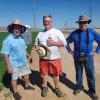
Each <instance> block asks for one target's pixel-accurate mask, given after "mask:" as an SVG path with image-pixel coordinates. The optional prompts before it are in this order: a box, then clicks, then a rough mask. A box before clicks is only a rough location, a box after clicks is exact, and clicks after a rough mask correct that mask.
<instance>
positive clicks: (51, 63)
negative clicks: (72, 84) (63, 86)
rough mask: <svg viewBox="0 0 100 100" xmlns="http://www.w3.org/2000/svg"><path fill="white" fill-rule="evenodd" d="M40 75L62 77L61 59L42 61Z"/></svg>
mask: <svg viewBox="0 0 100 100" xmlns="http://www.w3.org/2000/svg"><path fill="white" fill-rule="evenodd" d="M39 64H40V73H41V74H43V75H45V74H48V73H49V74H52V75H60V74H62V68H61V58H59V59H55V60H45V59H40V63H39Z"/></svg>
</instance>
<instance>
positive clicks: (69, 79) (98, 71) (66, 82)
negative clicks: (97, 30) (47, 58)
mask: <svg viewBox="0 0 100 100" xmlns="http://www.w3.org/2000/svg"><path fill="white" fill-rule="evenodd" d="M61 57H62V69H63V74H62V75H61V76H60V84H59V85H60V88H61V90H62V91H63V92H64V93H65V96H64V97H61V98H58V97H57V96H56V95H55V93H54V91H53V89H54V83H53V79H52V77H51V76H49V82H48V86H49V92H48V96H47V97H41V83H42V81H41V77H40V73H39V70H38V68H39V67H38V66H39V65H38V60H39V58H38V55H37V53H36V52H35V51H34V50H32V52H31V56H30V58H32V63H29V64H30V68H31V70H32V74H31V75H30V80H31V84H32V85H33V86H34V87H35V90H24V88H23V86H22V85H21V84H19V85H18V91H19V93H20V94H21V96H22V100H91V98H90V96H89V95H88V94H87V93H86V92H82V93H81V94H80V95H79V96H75V95H73V89H75V69H74V64H73V58H72V56H71V55H69V54H68V53H67V52H66V49H65V48H61ZM95 77H96V89H97V94H98V96H99V98H100V86H99V85H100V55H97V56H96V57H95ZM83 80H84V81H83V85H84V87H85V89H86V90H88V87H87V81H86V77H85V72H83ZM0 100H14V98H13V95H12V93H11V91H10V90H9V88H5V89H4V90H3V91H2V92H1V93H0Z"/></svg>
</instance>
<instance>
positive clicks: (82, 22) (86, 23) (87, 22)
mask: <svg viewBox="0 0 100 100" xmlns="http://www.w3.org/2000/svg"><path fill="white" fill-rule="evenodd" d="M79 24H80V25H82V24H88V22H79Z"/></svg>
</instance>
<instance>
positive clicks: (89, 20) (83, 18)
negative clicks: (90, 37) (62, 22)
mask: <svg viewBox="0 0 100 100" xmlns="http://www.w3.org/2000/svg"><path fill="white" fill-rule="evenodd" d="M80 22H88V23H90V22H91V19H89V18H87V17H86V16H84V15H81V16H79V20H78V21H76V23H80Z"/></svg>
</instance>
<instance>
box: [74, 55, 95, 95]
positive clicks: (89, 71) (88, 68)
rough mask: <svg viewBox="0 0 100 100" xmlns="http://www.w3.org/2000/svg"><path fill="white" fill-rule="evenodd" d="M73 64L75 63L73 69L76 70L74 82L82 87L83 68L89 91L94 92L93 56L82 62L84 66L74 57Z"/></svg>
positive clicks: (78, 86)
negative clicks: (84, 62)
mask: <svg viewBox="0 0 100 100" xmlns="http://www.w3.org/2000/svg"><path fill="white" fill-rule="evenodd" d="M74 64H75V70H76V83H77V88H79V89H82V88H83V77H82V74H83V68H84V69H85V72H86V77H87V83H88V87H89V91H91V92H93V93H95V77H94V60H93V57H92V56H91V57H90V58H89V59H88V61H87V63H86V64H84V67H83V65H82V64H80V63H79V62H78V59H74Z"/></svg>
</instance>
